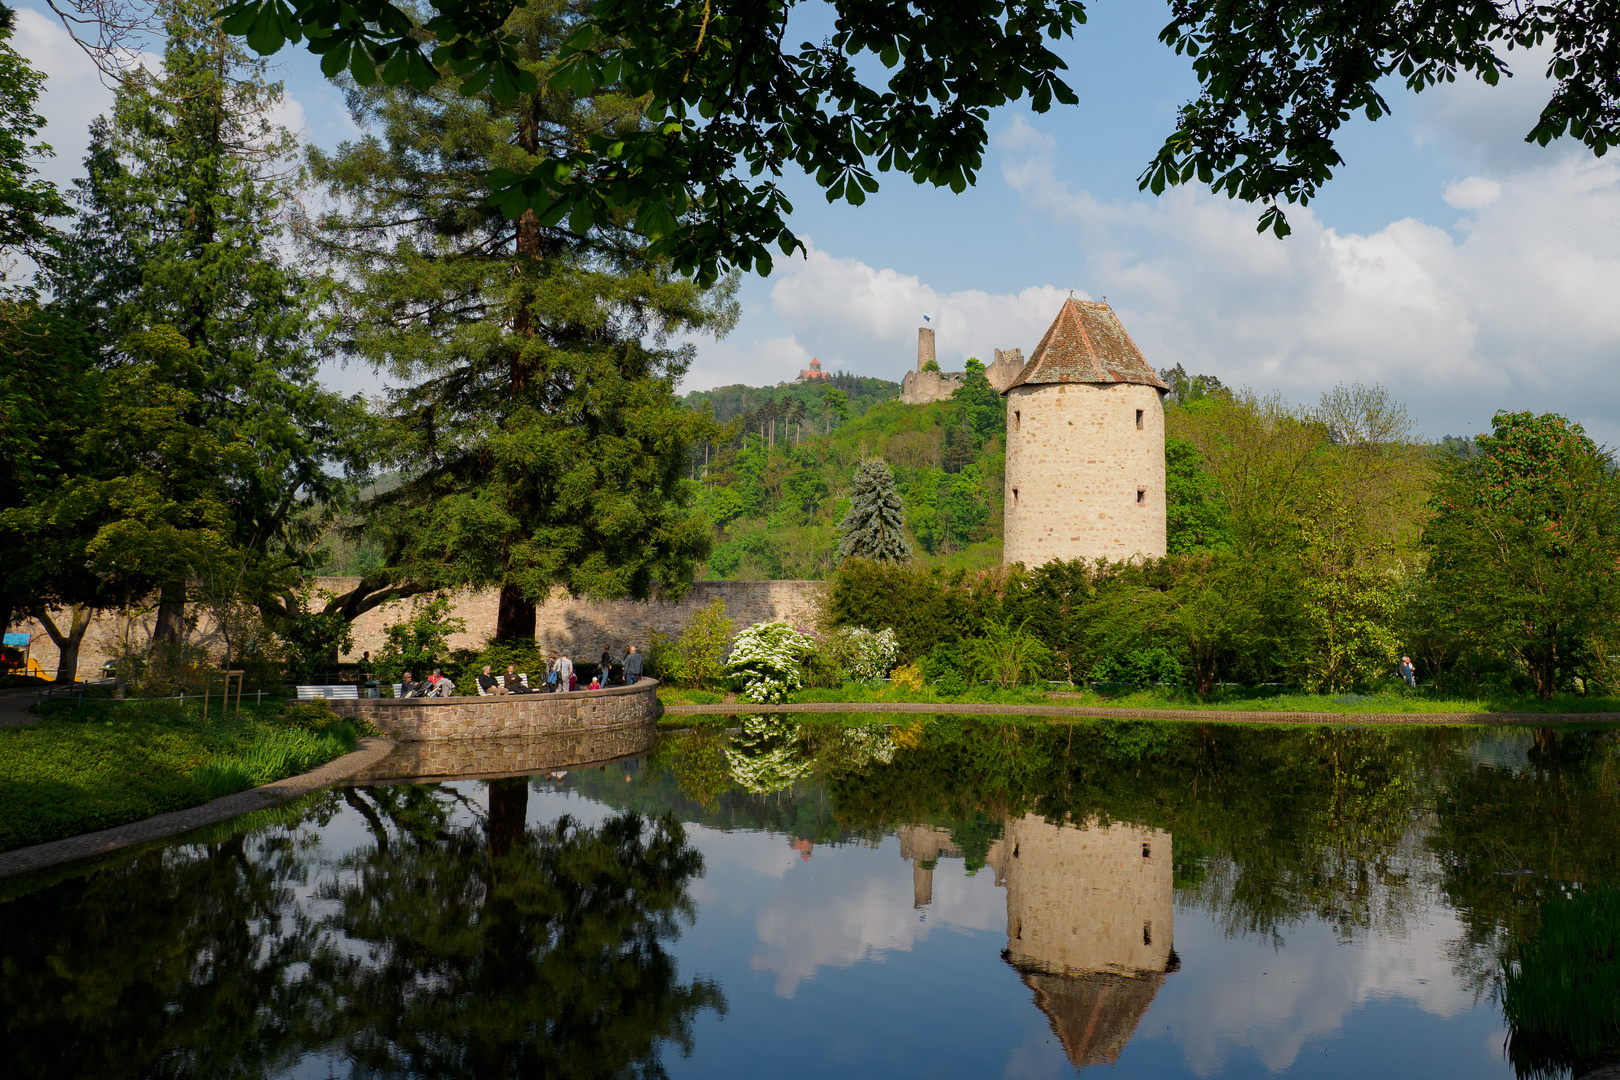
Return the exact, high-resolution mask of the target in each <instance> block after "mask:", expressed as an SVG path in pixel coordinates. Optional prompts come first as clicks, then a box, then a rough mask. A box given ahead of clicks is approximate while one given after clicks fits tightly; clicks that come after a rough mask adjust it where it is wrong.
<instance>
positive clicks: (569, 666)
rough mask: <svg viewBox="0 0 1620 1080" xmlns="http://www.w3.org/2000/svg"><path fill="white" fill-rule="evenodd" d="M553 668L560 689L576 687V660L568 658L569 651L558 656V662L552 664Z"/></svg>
mask: <svg viewBox="0 0 1620 1080" xmlns="http://www.w3.org/2000/svg"><path fill="white" fill-rule="evenodd" d="M551 670H552V671H554V672H555V673H556V675H557V689H558V691H565V690H572V689H573V688H574V662H573V661H572V660H570V659H569V658H568V654H567V653H562V654H561V655H559V656H558V657H557V662H556V663H555V664H553V665H552V666H551Z"/></svg>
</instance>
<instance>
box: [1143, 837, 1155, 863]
mask: <svg viewBox="0 0 1620 1080" xmlns="http://www.w3.org/2000/svg"><path fill="white" fill-rule="evenodd" d="M1142 858H1144V859H1151V858H1153V845H1152V844H1150V843H1148V842H1147V841H1146V840H1144V841H1142Z"/></svg>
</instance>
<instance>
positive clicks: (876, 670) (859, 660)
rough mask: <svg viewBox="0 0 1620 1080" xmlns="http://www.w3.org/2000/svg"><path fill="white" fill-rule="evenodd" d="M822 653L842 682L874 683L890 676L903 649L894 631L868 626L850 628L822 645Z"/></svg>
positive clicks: (832, 636)
mask: <svg viewBox="0 0 1620 1080" xmlns="http://www.w3.org/2000/svg"><path fill="white" fill-rule="evenodd" d="M820 653H821V655H822V657H823V658H824V659H825V662H826V664H827V665H828V666H829V667H831V668H832V669H833V670H834V671H836V672H837V673H838V674H839V675H840V676H841V678H840V680H839V681H843V680H844V679H854V680H855V681H857V682H871V681H872V680H873V679H881V678H882V677H883V676H884V675H886V674H888V671H889V669H890V668H892V667H893V666H894V662H895V660H896V659H898V657H899V654H900V647H899V644H898V643H897V641H896V640H895V634H894V630H893V629H891V628H888V627H885V628H884V629H882V630H879V631H873V630H868V629H867V628H866V627H864V626H846V627H844V628H843V629H842V630H838V631H835V632H833V633H831V634H829V635H827V637H826V638H824V639H823V640H822V641H821V646H820Z"/></svg>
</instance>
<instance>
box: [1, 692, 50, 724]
mask: <svg viewBox="0 0 1620 1080" xmlns="http://www.w3.org/2000/svg"><path fill="white" fill-rule="evenodd" d="M41 685H42V686H43V685H46V684H43V683H42V684H41ZM38 700H39V691H38V690H36V689H35V688H34V687H32V686H15V687H9V688H7V689H5V690H0V728H6V727H29V726H30V725H33V724H37V723H39V717H37V716H35V715H33V714H32V713H30V712H29V711H28V710H29V708H30V707H31V706H32V705H33V704H34V702H36V701H38Z"/></svg>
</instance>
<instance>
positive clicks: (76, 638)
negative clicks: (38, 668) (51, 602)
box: [28, 604, 91, 683]
mask: <svg viewBox="0 0 1620 1080" xmlns="http://www.w3.org/2000/svg"><path fill="white" fill-rule="evenodd" d="M28 613H29V614H30V615H32V616H33V617H34V618H35V620H37V621H38V622H39V625H41V626H43V627H44V628H45V632H46V633H47V634H49V635H50V637H51V641H52V642H54V643H55V645H56V655H57V659H56V681H57V682H59V683H62V682H65V683H70V682H72V681H73V680H74V679H75V678H76V677H77V676H78V674H79V646H80V644H82V643H83V641H84V632H85V631H86V630H88V629H90V615H91V610H90V609H89V608H87V607H85V606H84V605H83V604H74V605H73V606H72V607H71V608H69V609H68V631H67V633H66V634H64V633H62V630H61V628H60V627H58V626H57V625H56V620H55V619H53V618H51V613H50V612H49V611H46V610H45V608H44V607H36V608H30V609H29V612H28Z"/></svg>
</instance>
